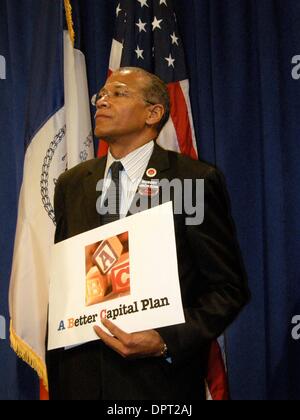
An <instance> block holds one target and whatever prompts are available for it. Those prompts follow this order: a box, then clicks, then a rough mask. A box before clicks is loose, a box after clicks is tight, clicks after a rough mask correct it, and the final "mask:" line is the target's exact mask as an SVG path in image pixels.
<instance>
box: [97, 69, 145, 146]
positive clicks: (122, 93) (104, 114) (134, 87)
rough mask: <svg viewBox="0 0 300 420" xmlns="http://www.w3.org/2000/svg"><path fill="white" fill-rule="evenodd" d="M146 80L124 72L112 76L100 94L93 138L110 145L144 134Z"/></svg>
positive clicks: (130, 72)
mask: <svg viewBox="0 0 300 420" xmlns="http://www.w3.org/2000/svg"><path fill="white" fill-rule="evenodd" d="M146 83H147V79H146V78H145V76H143V75H141V74H139V73H136V72H132V71H127V72H125V73H114V74H113V75H112V76H110V77H109V78H108V80H107V82H106V84H105V86H104V87H103V88H102V89H101V90H100V98H99V100H98V101H97V104H96V106H97V111H96V115H95V122H96V127H95V135H96V136H97V137H98V138H102V139H105V140H107V141H109V142H113V141H122V140H123V139H124V140H125V141H130V139H131V138H133V137H134V136H136V135H139V134H141V133H143V131H144V130H145V128H146V120H147V117H148V116H149V106H150V104H149V103H147V102H145V101H144V99H143V88H144V87H145V86H146Z"/></svg>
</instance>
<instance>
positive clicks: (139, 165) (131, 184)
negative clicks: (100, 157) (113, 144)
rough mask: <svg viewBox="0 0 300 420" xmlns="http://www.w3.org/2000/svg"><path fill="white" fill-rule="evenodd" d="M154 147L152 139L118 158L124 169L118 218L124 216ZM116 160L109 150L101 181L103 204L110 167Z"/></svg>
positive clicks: (109, 176)
mask: <svg viewBox="0 0 300 420" xmlns="http://www.w3.org/2000/svg"><path fill="white" fill-rule="evenodd" d="M153 149H154V141H150V142H149V143H147V144H145V145H144V146H142V147H139V148H138V149H136V150H134V151H133V152H131V153H129V155H127V156H125V157H124V158H122V159H120V160H119V161H120V162H121V163H122V165H123V167H124V170H123V171H122V172H121V187H122V194H121V203H120V218H124V217H126V215H127V213H128V211H129V209H130V206H131V203H132V201H133V198H134V196H135V193H136V191H137V189H138V186H139V184H140V182H141V181H142V178H143V175H144V173H145V171H146V169H147V166H148V163H149V160H150V157H151V156H152V153H153ZM116 161H118V160H117V159H115V158H114V157H113V156H112V154H111V153H110V151H108V155H107V163H106V168H105V172H104V183H103V193H102V202H101V205H102V204H103V201H104V197H105V195H106V191H107V189H108V188H109V186H110V183H111V171H110V167H111V165H112V163H113V162H116Z"/></svg>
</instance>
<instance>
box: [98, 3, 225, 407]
mask: <svg viewBox="0 0 300 420" xmlns="http://www.w3.org/2000/svg"><path fill="white" fill-rule="evenodd" d="M117 3H118V4H117V8H116V26H115V35H114V39H113V42H112V49H111V55H110V63H109V74H111V73H112V72H113V71H115V70H117V69H119V68H120V67H141V68H143V69H145V70H147V71H149V72H151V73H154V74H156V75H157V76H158V77H160V78H161V79H162V80H163V81H164V82H165V83H167V85H168V89H169V93H170V98H171V115H170V119H169V121H168V123H167V124H166V126H165V127H164V129H163V130H162V132H161V134H160V136H159V138H158V140H157V142H158V144H160V145H161V146H162V147H163V148H164V149H168V150H174V151H176V152H179V153H183V154H185V155H188V156H190V157H192V158H194V159H197V158H198V153H197V145H196V138H195V132H194V126H193V118H192V110H191V103H190V98H189V80H188V73H187V68H186V65H185V55H184V49H183V44H182V40H181V38H180V35H179V29H178V25H177V19H176V14H175V11H174V8H173V4H172V0H119V1H118V2H117ZM106 152H107V145H106V143H105V142H104V141H100V146H99V150H98V156H103V155H105V154H106ZM206 382H207V397H208V399H213V400H224V399H228V388H227V377H226V370H225V363H224V361H223V357H222V351H221V348H220V345H219V343H218V342H217V341H216V342H214V343H213V345H212V347H211V353H210V357H209V368H208V374H207V378H206Z"/></svg>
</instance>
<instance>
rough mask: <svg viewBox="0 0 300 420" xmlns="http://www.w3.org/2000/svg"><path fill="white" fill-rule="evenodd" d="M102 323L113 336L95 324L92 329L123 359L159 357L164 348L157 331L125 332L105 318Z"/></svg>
mask: <svg viewBox="0 0 300 420" xmlns="http://www.w3.org/2000/svg"><path fill="white" fill-rule="evenodd" d="M102 324H103V325H104V327H106V328H107V329H108V330H109V331H110V332H111V334H112V335H113V337H111V336H110V335H108V334H107V333H106V332H104V331H103V330H102V329H101V328H100V327H98V326H95V327H94V331H95V333H96V334H97V335H98V337H99V338H101V340H102V341H103V342H104V343H105V344H106V345H107V346H109V347H110V348H112V349H113V350H114V351H116V352H117V353H119V354H120V355H121V356H122V357H124V358H125V359H141V358H144V357H160V356H161V355H162V350H163V348H164V341H163V339H162V338H161V336H160V335H159V334H158V332H157V331H154V330H151V331H144V332H139V333H133V334H127V333H125V332H124V331H122V330H120V328H118V327H117V326H116V325H114V324H113V323H112V322H110V321H108V320H107V319H102Z"/></svg>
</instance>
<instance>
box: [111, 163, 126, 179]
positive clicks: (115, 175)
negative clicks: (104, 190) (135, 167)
mask: <svg viewBox="0 0 300 420" xmlns="http://www.w3.org/2000/svg"><path fill="white" fill-rule="evenodd" d="M110 169H111V178H112V180H113V181H117V182H118V181H119V176H120V172H121V171H123V169H124V168H123V165H122V163H121V162H114V163H113V164H112V165H111V167H110Z"/></svg>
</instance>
